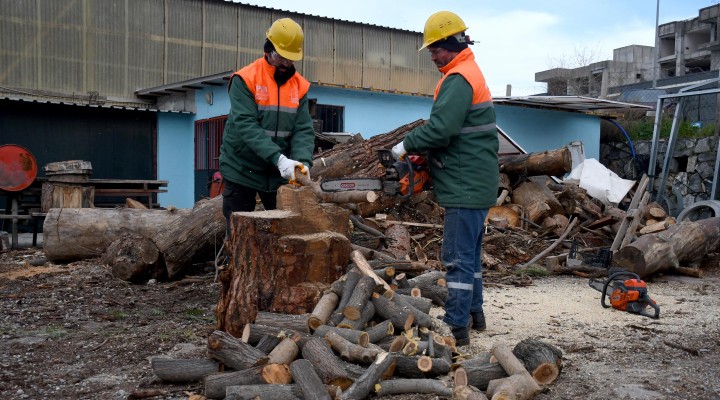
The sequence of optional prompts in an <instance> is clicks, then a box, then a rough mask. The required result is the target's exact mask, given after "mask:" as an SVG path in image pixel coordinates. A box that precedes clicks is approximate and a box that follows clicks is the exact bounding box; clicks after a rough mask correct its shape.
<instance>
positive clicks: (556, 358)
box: [513, 339, 562, 385]
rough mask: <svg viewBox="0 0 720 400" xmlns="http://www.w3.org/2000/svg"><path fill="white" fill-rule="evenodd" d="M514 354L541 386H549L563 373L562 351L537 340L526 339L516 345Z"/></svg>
mask: <svg viewBox="0 0 720 400" xmlns="http://www.w3.org/2000/svg"><path fill="white" fill-rule="evenodd" d="M513 354H515V356H516V357H517V358H518V359H520V360H522V363H523V365H525V369H527V370H528V372H530V375H531V376H532V377H533V378H535V381H536V382H537V383H538V384H540V385H549V384H551V383H553V382H554V381H555V379H557V377H558V376H559V375H560V372H561V371H562V351H561V350H560V349H558V348H557V347H555V346H553V345H550V344H548V343H545V342H542V341H540V340H536V339H525V340H522V341H521V342H520V343H518V344H517V345H515V348H513Z"/></svg>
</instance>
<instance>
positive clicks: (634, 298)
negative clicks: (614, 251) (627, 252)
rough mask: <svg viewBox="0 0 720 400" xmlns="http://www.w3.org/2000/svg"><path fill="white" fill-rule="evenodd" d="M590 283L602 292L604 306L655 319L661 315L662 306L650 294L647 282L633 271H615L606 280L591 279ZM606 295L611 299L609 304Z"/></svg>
mask: <svg viewBox="0 0 720 400" xmlns="http://www.w3.org/2000/svg"><path fill="white" fill-rule="evenodd" d="M624 278H627V279H624ZM588 283H589V285H590V287H591V288H593V289H596V290H599V291H600V293H602V295H601V296H602V297H600V304H601V305H602V306H603V307H604V308H610V307H612V308H615V309H617V310H622V311H627V312H630V313H633V314H639V315H643V316H645V317H650V318H655V319H657V318H659V317H660V307H659V306H658V305H657V304H656V303H655V301H654V300H653V299H651V298H650V296H649V295H648V292H647V284H646V283H645V281H643V280H642V279H640V277H639V276H638V275H637V274H635V273H633V272H628V271H620V272H615V273H612V274H610V276H609V277H608V278H607V280H605V281H602V280H597V279H590V282H588ZM606 297H608V298H609V299H610V304H609V305H608V304H607V303H606V302H605V298H606ZM648 308H651V309H653V310H654V313H651V312H649V311H648Z"/></svg>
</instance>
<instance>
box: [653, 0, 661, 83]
mask: <svg viewBox="0 0 720 400" xmlns="http://www.w3.org/2000/svg"><path fill="white" fill-rule="evenodd" d="M658 47H660V0H657V5H656V6H655V47H654V48H653V84H652V87H653V89H655V88H656V87H657V70H658V62H659V61H658V58H659V57H658V53H659V50H658Z"/></svg>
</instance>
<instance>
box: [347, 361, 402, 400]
mask: <svg viewBox="0 0 720 400" xmlns="http://www.w3.org/2000/svg"><path fill="white" fill-rule="evenodd" d="M394 365H395V356H394V355H393V354H390V353H380V354H379V355H378V356H377V358H375V361H374V362H373V363H372V364H371V365H370V367H369V368H368V369H367V371H366V372H365V374H363V376H361V377H360V378H358V379H357V380H356V381H355V383H353V384H352V386H350V387H349V388H348V389H347V390H346V391H344V392H343V393H342V394H341V395H340V400H362V399H365V398H367V396H368V395H369V394H370V392H371V391H372V390H373V388H374V387H375V383H377V382H378V381H379V380H380V379H381V378H382V377H383V376H384V375H386V374H387V372H388V370H390V369H391V368H394ZM389 375H391V374H389Z"/></svg>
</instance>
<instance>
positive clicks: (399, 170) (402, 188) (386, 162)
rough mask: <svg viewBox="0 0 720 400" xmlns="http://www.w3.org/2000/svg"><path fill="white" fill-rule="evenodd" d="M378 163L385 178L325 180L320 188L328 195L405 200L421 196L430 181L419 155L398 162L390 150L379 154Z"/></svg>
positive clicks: (426, 164) (421, 157) (381, 151)
mask: <svg viewBox="0 0 720 400" xmlns="http://www.w3.org/2000/svg"><path fill="white" fill-rule="evenodd" d="M378 160H379V161H380V164H382V166H383V167H385V176H384V177H382V178H339V179H326V180H323V181H322V182H320V188H321V189H322V190H323V191H325V192H342V191H347V190H382V191H383V192H384V193H385V194H386V195H389V196H400V197H401V198H402V199H406V198H408V197H410V196H411V195H413V194H417V193H420V192H421V191H422V190H423V188H424V186H425V183H426V182H427V181H428V179H429V177H430V173H429V170H428V163H427V160H426V159H425V157H423V156H420V155H407V156H405V157H404V158H403V159H401V160H399V161H395V159H394V158H393V155H392V152H391V151H390V150H378Z"/></svg>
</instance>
